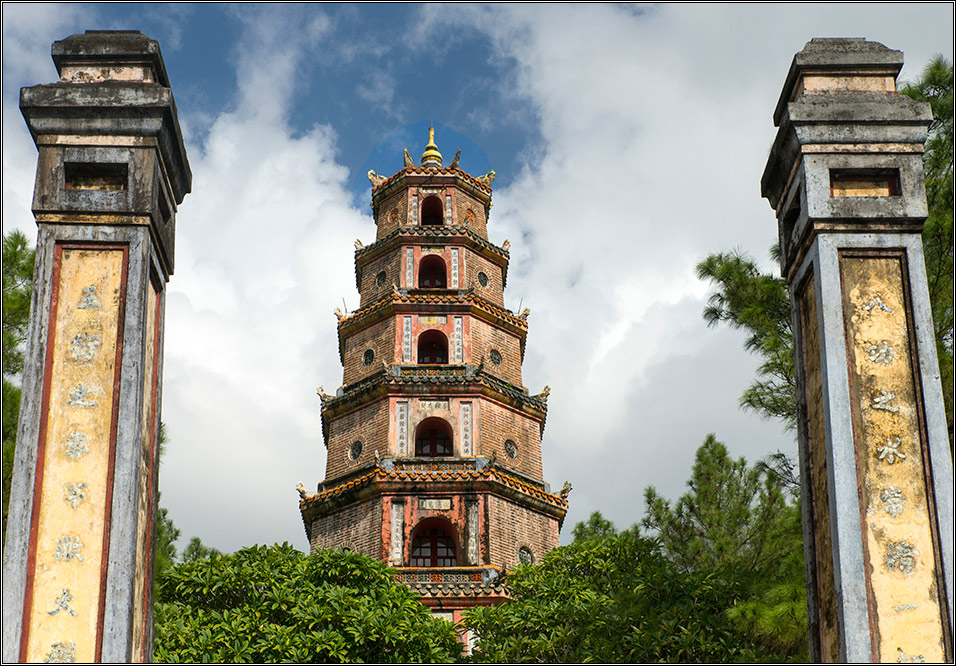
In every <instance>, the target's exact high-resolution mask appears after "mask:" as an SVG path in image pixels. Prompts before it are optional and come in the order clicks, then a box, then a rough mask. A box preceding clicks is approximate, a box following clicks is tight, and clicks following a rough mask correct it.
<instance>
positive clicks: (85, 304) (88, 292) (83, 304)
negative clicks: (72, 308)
mask: <svg viewBox="0 0 956 666" xmlns="http://www.w3.org/2000/svg"><path fill="white" fill-rule="evenodd" d="M76 307H78V308H79V309H80V310H89V309H92V308H99V307H101V305H100V299H99V298H97V297H96V286H95V285H90V286H89V287H86V288H85V289H84V290H83V297H82V298H81V299H80V304H79V305H77V306H76Z"/></svg>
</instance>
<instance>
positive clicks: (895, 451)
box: [876, 437, 906, 465]
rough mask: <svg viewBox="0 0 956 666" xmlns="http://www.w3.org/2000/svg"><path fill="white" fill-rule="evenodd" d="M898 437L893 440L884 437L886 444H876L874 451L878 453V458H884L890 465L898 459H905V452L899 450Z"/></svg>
mask: <svg viewBox="0 0 956 666" xmlns="http://www.w3.org/2000/svg"><path fill="white" fill-rule="evenodd" d="M900 446H902V444H900V438H899V437H897V438H896V439H895V440H893V441H890V438H889V437H887V438H886V444H885V445H884V446H878V447H877V448H876V452H877V453H878V454H879V458H880V460H885V461H886V462H887V463H888V464H890V465H892V464H893V463H895V462H896V461H897V459H899V460H901V461H902V460H906V454H905V453H903V452H902V451H900Z"/></svg>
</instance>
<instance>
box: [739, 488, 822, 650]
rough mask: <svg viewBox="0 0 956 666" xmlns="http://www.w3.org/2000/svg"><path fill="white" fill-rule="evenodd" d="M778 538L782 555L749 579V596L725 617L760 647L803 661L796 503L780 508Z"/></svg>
mask: <svg viewBox="0 0 956 666" xmlns="http://www.w3.org/2000/svg"><path fill="white" fill-rule="evenodd" d="M779 524H780V527H781V528H782V530H781V534H780V536H779V537H778V539H779V541H778V543H779V545H780V546H781V547H782V551H783V554H782V555H781V557H780V558H779V559H778V560H776V561H775V562H771V563H770V566H768V567H766V568H765V570H764V571H761V572H760V575H758V576H751V577H750V578H749V581H748V582H749V594H747V595H746V596H745V597H744V598H743V599H740V600H738V601H737V602H735V603H734V605H733V606H731V607H730V608H729V609H728V610H727V615H728V617H729V618H730V619H731V620H732V621H734V622H735V623H736V624H737V626H738V627H739V628H740V629H741V630H742V631H744V632H745V633H747V634H748V635H750V636H752V637H753V639H754V640H755V641H757V642H758V643H759V644H760V645H761V647H762V648H763V649H765V650H767V651H770V652H777V653H779V654H781V655H786V656H787V658H788V659H789V660H791V661H795V662H804V661H806V660H807V657H808V653H807V647H808V643H807V640H808V636H807V589H806V583H805V580H806V578H805V574H806V572H805V570H804V565H803V525H802V520H801V515H800V503H799V502H797V503H796V504H790V505H787V506H786V507H784V509H783V511H782V512H781V514H780V517H779Z"/></svg>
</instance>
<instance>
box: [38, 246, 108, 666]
mask: <svg viewBox="0 0 956 666" xmlns="http://www.w3.org/2000/svg"><path fill="white" fill-rule="evenodd" d="M57 254H58V260H57V262H56V268H55V269H54V270H55V271H56V273H57V274H58V275H57V274H55V275H54V280H55V284H56V285H57V286H56V292H55V293H56V296H55V298H56V303H55V306H54V307H55V320H54V321H53V322H52V325H51V330H52V336H51V337H52V339H51V340H50V341H49V344H50V345H51V346H52V350H51V352H50V354H49V356H48V366H47V382H48V387H47V393H46V401H45V402H46V404H45V406H44V409H45V413H44V418H45V424H46V427H45V429H44V430H45V434H41V441H40V448H41V454H40V457H39V461H38V465H40V464H42V467H41V468H40V469H39V470H38V472H39V474H40V478H39V479H38V482H39V483H40V484H42V485H41V486H40V488H39V492H38V493H37V495H36V497H35V500H34V501H36V502H38V509H37V512H36V517H35V522H34V524H35V526H36V527H35V528H36V531H35V533H34V536H33V539H34V543H33V546H32V549H33V558H32V562H31V565H32V589H31V590H28V595H31V594H32V604H30V608H31V612H30V617H29V619H28V621H27V622H26V623H25V625H26V627H27V629H28V631H29V634H28V643H27V646H26V647H27V654H26V659H27V661H39V662H42V661H53V660H65V659H71V658H72V659H73V660H75V661H77V662H84V661H85V662H90V661H94V660H95V658H96V641H97V630H98V623H99V607H100V602H101V599H100V594H101V581H102V577H103V575H104V573H105V566H104V564H105V560H104V554H103V548H104V545H105V544H106V543H108V542H107V541H105V540H104V531H105V524H106V523H105V521H106V516H107V512H108V510H109V507H108V501H109V496H110V493H109V483H110V480H111V465H112V460H111V451H110V449H111V441H112V438H113V436H114V433H113V411H114V381H115V375H116V363H117V359H118V354H117V339H118V337H119V332H120V326H121V316H122V312H123V300H124V298H123V291H124V289H123V287H124V285H123V277H124V269H125V262H126V251H125V250H124V249H122V248H117V249H102V248H97V249H76V248H64V247H61V246H58V247H57ZM41 428H42V426H41Z"/></svg>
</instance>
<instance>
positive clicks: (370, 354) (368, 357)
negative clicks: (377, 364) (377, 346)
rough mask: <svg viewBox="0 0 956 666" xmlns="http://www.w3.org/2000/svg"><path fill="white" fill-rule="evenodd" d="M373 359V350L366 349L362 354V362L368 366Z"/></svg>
mask: <svg viewBox="0 0 956 666" xmlns="http://www.w3.org/2000/svg"><path fill="white" fill-rule="evenodd" d="M374 360H375V352H373V351H372V350H371V349H366V350H365V355H364V356H362V362H363V363H364V364H365V365H366V366H369V365H372V361H374Z"/></svg>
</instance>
